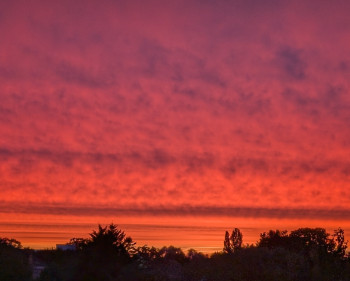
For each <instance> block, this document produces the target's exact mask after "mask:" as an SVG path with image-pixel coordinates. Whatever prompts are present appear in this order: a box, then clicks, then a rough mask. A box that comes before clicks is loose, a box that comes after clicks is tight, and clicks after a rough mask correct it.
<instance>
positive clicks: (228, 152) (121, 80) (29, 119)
mask: <svg viewBox="0 0 350 281" xmlns="http://www.w3.org/2000/svg"><path fill="white" fill-rule="evenodd" d="M7 2H8V3H7ZM290 2H293V3H287V1H278V0H268V1H255V0H248V1H243V0H232V1H223V0H222V1H209V0H208V1H199V0H190V1H166V3H164V1H158V0H157V1H156V0H154V1H141V0H140V1H138V0H137V1H136V0H135V1H126V0H120V1H112V0H110V1H109V0H104V1H74V3H72V2H71V1H31V2H30V3H29V2H28V1H19V0H15V1H3V2H2V3H0V32H1V37H2V39H1V44H0V191H1V197H0V236H11V237H14V238H18V239H19V240H21V241H22V242H23V243H24V244H26V243H27V244H28V245H34V244H35V245H36V247H38V245H41V246H43V245H45V246H47V245H54V244H55V243H56V242H57V241H60V242H62V240H64V239H66V238H67V237H70V236H71V235H73V236H77V235H75V234H79V235H80V234H83V233H85V234H87V233H88V232H90V231H91V229H92V228H94V226H96V225H97V223H99V222H103V223H108V222H110V220H113V221H114V222H115V223H118V224H120V225H121V226H124V227H125V229H126V231H127V232H129V231H130V232H131V233H130V235H132V236H133V237H134V236H135V237H134V238H135V240H139V241H142V243H146V244H149V245H150V244H152V245H160V244H161V243H163V242H164V243H166V244H168V243H171V240H164V239H163V238H159V235H161V233H162V232H163V233H164V231H165V229H166V228H165V226H164V223H163V222H165V224H168V225H169V226H176V227H177V228H176V227H175V228H176V229H177V231H180V230H179V229H182V230H181V231H183V232H181V231H180V233H181V234H179V235H177V237H180V238H181V239H182V240H181V239H180V238H178V239H180V240H181V241H183V242H181V241H180V240H179V242H178V245H182V246H183V247H190V246H191V245H192V244H191V243H194V244H193V246H194V247H197V248H198V249H199V248H201V247H205V245H204V244H205V243H204V242H203V241H214V240H215V241H217V237H220V238H219V241H220V242H215V243H216V244H215V243H214V242H213V243H214V244H213V243H211V242H210V243H209V242H208V244H210V245H212V247H217V246H216V245H218V243H219V244H220V243H221V240H222V239H221V236H223V235H221V234H220V233H221V232H222V231H224V229H225V228H233V227H236V226H241V227H242V228H244V229H251V226H249V225H246V224H245V223H244V222H245V220H249V221H250V220H252V221H254V223H252V224H253V225H254V229H255V230H254V231H253V230H247V232H248V233H250V234H249V235H250V236H249V235H248V236H249V237H251V238H249V239H250V240H249V239H248V240H249V241H247V242H249V243H251V242H253V241H256V240H257V238H258V233H259V231H260V230H261V229H262V230H263V231H264V230H268V229H270V228H271V229H275V228H277V227H278V226H280V227H285V228H287V229H289V230H292V229H293V227H294V228H297V227H299V225H298V223H299V222H300V226H302V225H304V226H312V225H317V226H320V227H327V228H329V229H330V231H332V229H333V228H334V227H335V228H336V227H338V226H341V227H344V228H347V227H349V221H350V209H349V203H350V162H349V159H350V158H349V156H350V126H349V123H350V94H349V82H348V81H350V39H349V38H350V37H349V36H348V35H349V31H350V19H349V16H348V15H349V11H350V4H349V2H348V1H343V0H336V1H332V2H329V1H290ZM305 2H307V3H305ZM209 217H210V218H211V223H210V228H211V229H212V228H213V229H217V230H216V232H215V234H213V232H210V231H212V230H210V231H209V232H208V231H207V229H206V228H205V229H206V230H205V231H204V230H203V231H202V230H201V229H202V228H203V227H205V226H206V224H207V219H208V218H209ZM99 218H100V219H99ZM101 218H103V219H101ZM163 218H166V219H163ZM179 218H181V220H179ZM57 221H59V222H60V224H59V225H61V226H59V225H57V227H56V222H57ZM222 221H224V222H225V223H221V222H222ZM40 222H41V224H42V226H41V227H40ZM151 222H152V223H151ZM196 222H201V223H200V225H198V228H196V229H194V230H191V231H190V232H188V231H187V230H186V231H184V230H183V229H184V228H180V226H191V225H193V224H195V223H196ZM81 224H82V225H83V227H81V226H79V225H81ZM148 224H152V225H158V226H159V225H161V226H163V228H162V230H159V227H158V226H157V227H158V228H156V227H153V228H152V227H146V226H145V225H148ZM20 225H23V226H20ZM62 225H64V226H62ZM135 225H137V226H135ZM47 227H49V228H50V229H52V233H53V234H52V233H51V234H50V233H47V232H46V231H45V229H46V228H47ZM244 229H243V233H244ZM128 230H129V231H128ZM173 230H174V229H171V231H173ZM26 233H27V234H28V235H27V234H26ZM57 233H59V234H57ZM195 233H197V234H198V235H202V236H200V237H202V238H201V239H199V240H200V243H197V242H196V243H195V242H191V241H193V239H192V238H191V237H192V236H191V235H194V234H195ZM252 233H254V234H252ZM219 234H220V235H219ZM152 235H153V236H152ZM213 235H214V236H215V238H213V237H214V236H213ZM157 237H158V238H157ZM63 238H64V239H63ZM136 238H137V239H136ZM174 239H175V238H174ZM210 239H213V240H210ZM30 241H32V242H30ZM33 241H34V242H33ZM40 241H42V242H40ZM175 242H176V241H175ZM175 242H174V243H175ZM202 242H203V243H202ZM33 243H34V244H33ZM176 243H177V242H176ZM220 245H221V244H220ZM208 247H209V246H208ZM220 247H221V246H220Z"/></svg>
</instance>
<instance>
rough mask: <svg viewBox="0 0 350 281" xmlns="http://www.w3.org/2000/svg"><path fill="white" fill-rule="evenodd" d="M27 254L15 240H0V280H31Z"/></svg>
mask: <svg viewBox="0 0 350 281" xmlns="http://www.w3.org/2000/svg"><path fill="white" fill-rule="evenodd" d="M31 277H32V272H31V269H30V266H29V253H28V251H26V250H23V249H22V246H21V243H20V242H19V241H17V240H15V239H8V238H0V280H1V281H7V280H8V281H26V280H28V281H29V280H31Z"/></svg>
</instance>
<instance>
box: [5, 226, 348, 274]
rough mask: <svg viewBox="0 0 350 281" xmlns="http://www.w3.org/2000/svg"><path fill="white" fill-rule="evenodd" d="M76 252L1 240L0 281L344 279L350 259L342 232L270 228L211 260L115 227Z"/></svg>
mask: <svg viewBox="0 0 350 281" xmlns="http://www.w3.org/2000/svg"><path fill="white" fill-rule="evenodd" d="M67 245H69V246H68V248H70V249H71V250H60V249H56V250H40V251H34V250H32V249H24V248H23V247H22V246H21V243H20V242H18V241H16V240H14V239H7V238H0V281H27V280H28V281H34V280H35V281H117V280H118V281H124V280H130V281H133V280H135V281H163V280H174V281H177V280H178V281H226V280H227V281H229V280H230V281H231V280H235V281H255V280H256V281H265V280H266V281H273V280H276V281H284V280H286V281H299V280H300V281H304V280H305V281H313V280H315V281H316V280H317V281H345V280H350V256H349V254H347V252H346V250H347V241H345V239H344V231H343V230H342V229H337V230H335V231H334V233H332V234H329V233H327V232H326V230H325V229H323V228H300V229H297V230H294V231H292V232H290V233H288V232H287V231H279V230H275V231H274V230H270V231H268V232H264V233H262V234H261V235H260V239H259V241H258V242H257V243H256V244H255V245H244V244H243V235H242V233H241V231H240V230H239V229H237V228H235V229H233V231H232V233H231V234H230V233H229V232H226V233H225V236H224V243H223V245H224V247H223V251H222V252H218V253H214V254H212V255H210V256H208V255H204V254H202V253H199V252H197V251H195V250H189V251H188V252H187V253H186V254H185V253H184V252H183V251H182V250H181V249H180V248H176V247H173V246H169V247H163V248H161V249H156V248H154V247H147V246H142V247H136V243H135V242H134V241H133V240H132V239H131V238H130V237H126V235H125V233H124V232H123V231H122V230H120V229H118V227H117V226H116V225H114V224H111V225H108V226H105V227H102V226H100V225H99V227H98V229H97V230H95V231H93V232H92V233H90V237H89V238H88V239H83V238H73V239H71V240H70V242H69V243H68V244H67Z"/></svg>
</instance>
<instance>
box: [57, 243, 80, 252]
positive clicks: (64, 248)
mask: <svg viewBox="0 0 350 281" xmlns="http://www.w3.org/2000/svg"><path fill="white" fill-rule="evenodd" d="M56 249H57V250H61V251H75V250H76V249H77V248H76V246H75V245H71V244H56Z"/></svg>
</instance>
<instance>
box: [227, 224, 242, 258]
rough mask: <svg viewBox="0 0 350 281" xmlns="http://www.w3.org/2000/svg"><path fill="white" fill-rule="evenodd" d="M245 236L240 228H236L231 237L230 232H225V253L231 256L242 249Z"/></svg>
mask: <svg viewBox="0 0 350 281" xmlns="http://www.w3.org/2000/svg"><path fill="white" fill-rule="evenodd" d="M242 242H243V235H242V232H241V231H240V230H239V228H234V229H233V231H232V233H231V236H230V234H229V233H228V231H226V232H225V240H224V252H226V253H228V254H231V253H233V252H235V251H237V250H240V249H241V248H242Z"/></svg>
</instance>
